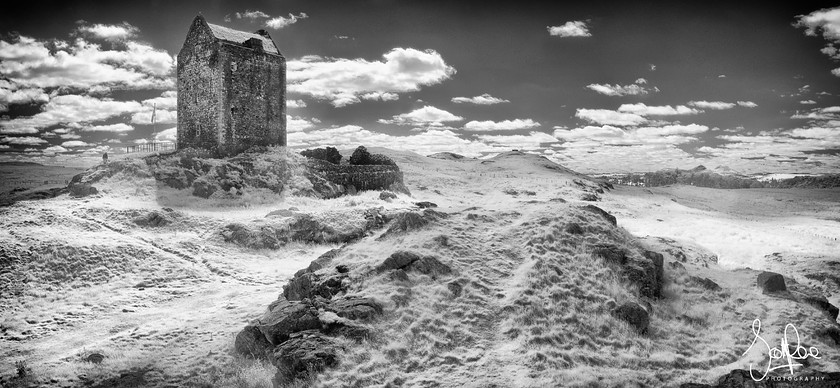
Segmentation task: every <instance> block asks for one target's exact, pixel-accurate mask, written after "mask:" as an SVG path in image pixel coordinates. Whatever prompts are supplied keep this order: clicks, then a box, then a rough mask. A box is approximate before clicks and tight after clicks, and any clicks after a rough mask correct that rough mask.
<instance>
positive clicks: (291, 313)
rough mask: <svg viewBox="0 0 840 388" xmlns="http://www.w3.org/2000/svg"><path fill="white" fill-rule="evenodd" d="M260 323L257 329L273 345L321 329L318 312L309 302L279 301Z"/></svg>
mask: <svg viewBox="0 0 840 388" xmlns="http://www.w3.org/2000/svg"><path fill="white" fill-rule="evenodd" d="M269 308H270V310H269V311H268V312H267V313H265V315H263V316H262V317H261V318H260V319H259V320H258V321H257V325H256V326H257V328H258V329H259V331H260V332H262V334H263V335H264V336H265V338H266V339H267V340H268V342H270V343H271V344H272V345H278V344H281V343H283V342H284V341H286V340H287V339H289V336H290V335H292V334H293V333H297V332H299V331H304V330H313V329H320V328H321V321H320V320H319V319H318V310H317V309H316V308H315V307H314V306H312V304H311V303H310V302H309V300H305V301H287V300H285V299H279V300H278V301H276V302H275V303H272V304H271V306H269Z"/></svg>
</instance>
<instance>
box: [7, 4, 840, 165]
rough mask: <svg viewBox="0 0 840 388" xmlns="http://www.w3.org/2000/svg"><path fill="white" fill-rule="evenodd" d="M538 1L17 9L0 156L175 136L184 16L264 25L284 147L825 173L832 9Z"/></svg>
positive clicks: (835, 106)
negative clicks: (277, 80) (277, 59)
mask: <svg viewBox="0 0 840 388" xmlns="http://www.w3.org/2000/svg"><path fill="white" fill-rule="evenodd" d="M554 3H557V4H550V5H546V4H543V3H542V2H529V1H518V2H496V1H436V0H426V1H393V0H364V1H363V0H352V1H323V0H306V1H296V0H282V1H205V2H198V1H177V2H167V1H160V0H153V1H134V2H132V1H122V2H97V1H51V0H48V1H38V2H27V3H26V4H24V5H22V6H18V8H19V9H17V10H16V11H15V12H4V13H3V14H2V15H0V161H8V160H28V161H36V162H41V163H45V164H57V165H80V164H81V165H83V164H86V163H87V164H89V163H92V161H95V160H98V159H100V158H101V155H102V153H103V152H108V153H110V154H119V153H121V152H123V150H124V147H125V146H127V145H132V144H138V143H144V142H150V141H159V142H165V141H173V140H174V138H175V134H176V124H177V112H176V111H177V109H176V106H177V105H176V104H177V90H176V87H175V63H176V57H177V54H178V51H179V50H180V49H181V46H182V45H183V42H184V39H185V38H186V34H187V30H188V28H189V26H190V23H191V22H192V20H193V18H195V17H196V15H198V14H201V15H203V16H204V17H205V19H206V20H207V21H208V22H209V23H211V24H217V25H222V26H226V27H229V28H234V29H238V30H243V31H249V32H253V31H256V30H258V29H265V30H267V31H268V32H269V34H270V35H271V37H272V38H273V40H274V42H275V43H276V45H277V46H278V48H279V49H280V51H281V53H282V54H283V55H284V56H285V58H286V60H287V88H288V93H287V100H288V109H287V113H288V118H287V123H288V132H289V133H288V142H289V146H291V147H295V148H300V149H303V148H312V147H323V146H335V147H338V148H340V149H347V148H353V147H356V146H358V145H365V146H368V147H370V146H382V147H388V148H393V149H400V150H410V151H414V152H417V153H419V154H422V155H428V154H432V153H436V152H455V153H458V154H462V155H465V156H468V157H490V156H493V155H496V154H498V153H500V152H504V151H509V150H513V149H518V150H522V151H527V152H533V153H537V154H540V155H544V156H546V157H547V158H549V159H551V160H553V161H556V162H558V163H560V164H562V165H565V166H567V167H570V168H572V169H575V170H577V171H580V172H584V173H609V172H641V171H654V170H660V169H664V168H692V167H694V166H697V165H701V164H702V165H704V166H706V167H708V168H720V169H730V170H732V171H736V172H740V173H745V174H751V173H832V172H834V173H836V172H840V6H837V4H831V3H816V2H806V1H805V2H803V1H797V2H788V3H790V4H773V5H771V3H767V2H764V3H737V4H733V3H735V2H693V3H696V4H688V5H686V4H675V3H677V2H653V1H623V2H599V1H586V2H574V3H573V4H562V3H566V2H554ZM27 7H28V8H27ZM153 113H154V115H155V124H154V125H153V124H152V120H151V116H152V114H153Z"/></svg>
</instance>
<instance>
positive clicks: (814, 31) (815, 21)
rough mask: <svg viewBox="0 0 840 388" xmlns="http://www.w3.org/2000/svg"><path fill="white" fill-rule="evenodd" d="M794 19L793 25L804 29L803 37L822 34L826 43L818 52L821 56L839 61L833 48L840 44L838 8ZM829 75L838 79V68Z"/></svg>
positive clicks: (839, 8)
mask: <svg viewBox="0 0 840 388" xmlns="http://www.w3.org/2000/svg"><path fill="white" fill-rule="evenodd" d="M796 19H797V20H796V23H794V25H795V26H796V27H800V28H804V29H805V35H808V36H818V35H820V34H822V37H823V39H825V40H826V41H828V43H827V44H826V46H825V47H824V48H823V49H822V50H820V51H821V52H822V53H823V54H826V55H828V56H830V57H831V58H832V59H834V60H838V59H840V56H838V50H837V48H836V47H835V45H836V44H838V43H840V7H835V8H826V9H821V10H819V11H814V12H811V13H810V14H808V15H799V16H797V17H796ZM831 73H832V74H834V75H835V76H838V77H840V68H838V69H834V70H832V71H831Z"/></svg>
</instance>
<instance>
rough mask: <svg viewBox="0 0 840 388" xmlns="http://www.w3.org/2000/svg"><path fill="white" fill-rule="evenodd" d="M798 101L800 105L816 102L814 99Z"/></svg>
mask: <svg viewBox="0 0 840 388" xmlns="http://www.w3.org/2000/svg"><path fill="white" fill-rule="evenodd" d="M799 103H800V104H802V105H814V104H816V103H817V102H816V101H814V100H802V101H799Z"/></svg>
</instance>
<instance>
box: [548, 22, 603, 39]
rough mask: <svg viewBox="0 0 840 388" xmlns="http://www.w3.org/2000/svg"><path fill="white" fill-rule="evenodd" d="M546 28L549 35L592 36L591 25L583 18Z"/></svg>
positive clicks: (562, 36)
mask: <svg viewBox="0 0 840 388" xmlns="http://www.w3.org/2000/svg"><path fill="white" fill-rule="evenodd" d="M546 28H547V29H548V33H549V35H551V36H559V37H561V38H568V37H588V36H592V34H591V33H590V32H589V26H587V25H586V21H583V20H575V21H569V22H566V24H563V25H562V26H548V27H546Z"/></svg>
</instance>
